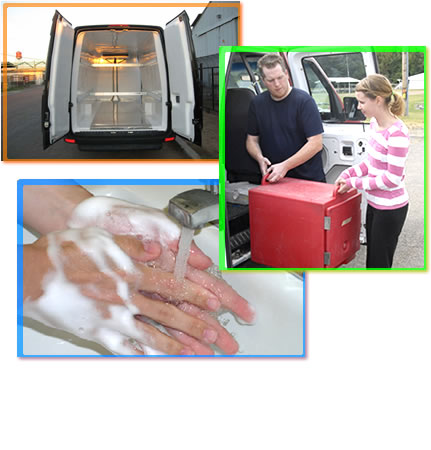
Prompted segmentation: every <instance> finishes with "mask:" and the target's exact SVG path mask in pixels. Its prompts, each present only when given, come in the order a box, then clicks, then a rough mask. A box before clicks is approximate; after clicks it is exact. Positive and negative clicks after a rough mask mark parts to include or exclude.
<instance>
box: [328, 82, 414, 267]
mask: <svg viewBox="0 0 431 450" xmlns="http://www.w3.org/2000/svg"><path fill="white" fill-rule="evenodd" d="M356 98H357V99H358V108H359V109H360V110H361V111H362V112H363V114H364V115H365V116H366V117H368V118H371V122H370V136H369V139H368V154H367V158H366V159H365V160H364V161H362V162H361V163H360V164H357V165H355V166H352V167H349V168H348V169H347V170H345V171H344V172H342V173H341V175H340V177H339V178H338V180H337V181H336V182H335V183H336V184H337V185H338V186H339V192H340V193H343V192H346V191H348V190H349V189H351V188H356V189H358V190H363V191H364V192H365V196H366V199H367V203H368V206H367V218H366V225H365V228H366V233H367V262H366V266H367V268H391V267H392V261H393V256H394V253H395V249H396V246H397V243H398V237H399V235H400V233H401V230H402V228H403V225H404V222H405V219H406V216H407V209H408V201H409V199H408V194H407V191H406V188H405V184H404V181H405V163H406V159H407V154H408V150H409V134H408V129H407V127H406V125H405V124H404V123H403V122H402V120H400V119H399V118H398V116H399V115H401V114H403V112H404V100H403V99H402V98H401V96H400V95H399V94H397V93H395V92H394V91H393V90H392V86H391V83H390V82H389V80H388V79H387V78H385V77H384V76H383V75H370V76H368V77H367V78H364V79H363V80H361V81H360V82H359V83H358V85H357V86H356Z"/></svg>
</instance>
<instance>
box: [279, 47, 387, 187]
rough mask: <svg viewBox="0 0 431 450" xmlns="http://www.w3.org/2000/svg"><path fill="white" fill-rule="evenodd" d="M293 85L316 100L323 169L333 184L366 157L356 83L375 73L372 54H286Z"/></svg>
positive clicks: (375, 59) (364, 125)
mask: <svg viewBox="0 0 431 450" xmlns="http://www.w3.org/2000/svg"><path fill="white" fill-rule="evenodd" d="M287 60H288V64H289V68H290V73H291V77H292V81H293V85H294V86H295V87H297V88H300V89H303V90H304V91H306V92H308V93H309V94H310V95H311V96H312V97H313V98H314V100H315V101H316V103H317V106H318V108H319V112H320V116H321V118H322V122H323V127H324V135H323V154H322V160H323V170H324V172H325V174H326V178H327V181H328V182H329V183H333V182H334V181H335V179H336V178H337V177H338V175H339V174H340V173H341V171H342V170H344V169H345V168H346V166H351V165H353V164H357V163H359V162H360V161H361V160H362V159H363V158H364V157H365V154H366V150H367V138H366V132H367V129H368V126H369V125H368V123H366V122H365V117H364V116H363V115H362V113H361V112H360V111H359V110H358V109H357V100H356V97H355V86H356V84H357V83H358V82H359V81H360V80H361V79H362V78H365V77H366V76H368V75H371V74H374V73H377V72H378V67H377V58H376V55H375V53H372V52H350V53H346V52H330V53H329V52H326V53H325V52H310V53H305V52H301V53H299V52H289V53H287Z"/></svg>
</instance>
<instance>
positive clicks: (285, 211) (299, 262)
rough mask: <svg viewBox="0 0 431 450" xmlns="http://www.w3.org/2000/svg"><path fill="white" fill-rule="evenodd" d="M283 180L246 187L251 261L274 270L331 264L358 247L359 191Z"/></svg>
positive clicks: (338, 263)
mask: <svg viewBox="0 0 431 450" xmlns="http://www.w3.org/2000/svg"><path fill="white" fill-rule="evenodd" d="M337 190H338V187H337V186H335V185H333V184H326V183H318V182H315V181H305V180H297V179H295V178H284V179H282V180H281V181H279V182H278V183H267V182H266V181H265V180H264V181H263V183H262V186H259V187H256V188H254V189H250V191H249V213H250V243H251V259H252V260H253V261H255V262H257V263H259V264H264V265H267V266H271V267H278V268H298V269H299V268H301V269H306V268H316V267H319V268H323V267H327V268H331V267H332V268H333V267H339V266H341V265H342V264H345V263H347V262H349V261H351V260H352V259H353V258H354V257H355V254H356V252H357V251H358V250H359V245H360V244H359V232H360V227H361V194H360V193H358V192H357V191H356V189H352V190H350V191H349V192H346V193H345V194H339V193H338V192H337Z"/></svg>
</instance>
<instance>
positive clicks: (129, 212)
mask: <svg viewBox="0 0 431 450" xmlns="http://www.w3.org/2000/svg"><path fill="white" fill-rule="evenodd" d="M68 225H69V226H70V227H71V228H85V227H91V226H96V227H99V228H102V229H104V230H107V231H109V232H110V233H112V234H116V235H133V236H136V237H137V238H138V239H139V240H141V241H143V242H148V241H153V242H157V243H159V244H160V245H161V246H162V248H164V247H167V248H169V249H171V250H172V251H173V252H175V253H177V252H178V242H179V238H180V233H181V230H180V227H179V226H178V225H177V224H176V223H175V222H174V221H173V220H172V219H170V218H169V217H168V216H167V215H166V214H165V213H164V212H163V211H161V210H159V209H155V208H150V207H147V206H142V205H136V204H133V203H129V202H126V201H123V200H119V199H115V198H109V197H92V198H90V199H88V200H85V201H84V202H82V203H81V204H79V205H78V206H77V207H76V208H75V210H74V212H73V214H72V216H71V218H70V219H69V222H68ZM188 263H189V264H190V265H192V266H193V267H196V268H198V269H203V270H204V269H206V268H208V267H210V266H211V264H212V261H211V259H210V258H208V256H206V255H205V254H204V253H203V252H202V251H201V250H200V249H199V247H197V245H196V244H195V243H194V242H192V245H191V247H190V256H189V259H188Z"/></svg>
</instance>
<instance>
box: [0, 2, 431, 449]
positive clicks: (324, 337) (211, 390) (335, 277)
mask: <svg viewBox="0 0 431 450" xmlns="http://www.w3.org/2000/svg"><path fill="white" fill-rule="evenodd" d="M242 24H243V44H246V45H301V46H302V45H428V46H429V44H430V43H429V41H430V32H429V29H430V25H429V14H428V13H427V12H426V11H424V10H421V9H420V6H419V5H418V4H417V5H416V4H413V3H410V4H406V3H405V2H399V1H392V2H390V3H388V2H377V1H368V0H367V1H361V2H333V1H324V0H323V1H322V0H320V1H307V2H306V1H301V2H292V1H290V2H281V1H278V2H277V1H275V0H270V1H265V2H263V1H250V0H246V1H245V2H243V22H242ZM428 71H429V69H428ZM428 101H429V100H428ZM428 159H429V158H428ZM101 165H102V164H101V163H100V164H99V163H88V164H83V163H67V164H54V163H33V164H28V163H7V164H4V163H2V164H1V166H0V183H1V193H2V207H1V227H2V233H1V239H2V241H1V255H2V257H1V258H0V260H1V274H2V290H1V295H0V298H1V305H2V309H1V311H2V318H3V320H2V321H1V327H0V332H1V339H0V345H1V361H2V365H1V369H0V373H1V383H0V389H1V393H0V399H1V400H0V402H1V408H0V411H1V414H2V417H1V421H0V423H1V424H2V432H1V434H0V439H1V440H2V441H3V440H4V441H6V443H5V444H4V443H3V442H0V445H1V447H2V448H6V449H20V450H21V449H25V448H32V449H44V450H45V449H56V450H57V449H61V450H64V449H72V448H73V449H93V448H97V449H99V448H100V449H111V448H112V449H114V448H115V449H118V448H121V449H130V448H147V449H166V448H168V446H173V447H175V448H181V449H182V448H184V449H202V448H204V449H216V448H217V449H222V448H227V449H234V448H238V449H240V448H241V449H242V448H244V449H249V448H253V449H254V448H256V449H262V448H264V449H280V448H287V447H288V448H291V449H295V450H297V449H312V450H315V449H321V448H322V449H323V448H324V449H331V450H334V449H343V450H345V449H349V450H350V449H361V450H362V449H379V450H380V449H391V450H393V449H414V450H422V449H424V450H425V449H427V450H429V449H430V448H431V435H430V428H431V427H430V424H431V407H430V405H431V388H430V384H431V381H430V380H431V369H430V367H431V364H430V363H431V356H430V355H431V349H430V345H431V306H430V293H429V292H430V285H431V284H430V275H429V273H404V272H395V273H364V272H355V273H351V272H342V273H340V272H325V273H322V272H319V273H312V274H311V275H309V277H308V280H307V283H306V284H307V290H308V292H307V358H306V359H305V360H298V359H294V360H289V359H281V360H279V359H278V360H277V359H272V360H268V359H253V360H244V359H239V360H238V359H237V360H232V359H228V360H201V359H193V360H179V359H174V360H170V359H164V360H153V359H151V360H142V359H133V360H122V359H115V360H112V359H107V360H105V359H103V360H101V359H97V360H94V359H91V360H88V359H84V360H76V359H70V360H66V359H64V360H58V359H34V360H32V359H22V360H19V359H18V358H16V323H15V317H16V241H15V238H16V180H17V179H18V178H97V177H101V176H102V175H103V178H109V177H111V178H118V177H121V178H126V177H127V178H128V177H130V178H147V177H148V178H154V177H157V178H163V177H165V178H174V177H177V178H187V177H190V178H197V177H199V178H215V177H217V175H218V168H217V165H215V164H210V163H202V164H199V163H198V164H191V163H190V164H184V163H182V164H180V165H178V164H160V163H143V164H138V163H121V164H116V163H108V164H107V163H105V164H103V170H102V169H101V167H100V166H101ZM428 170H429V168H428ZM428 234H429V229H428Z"/></svg>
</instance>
